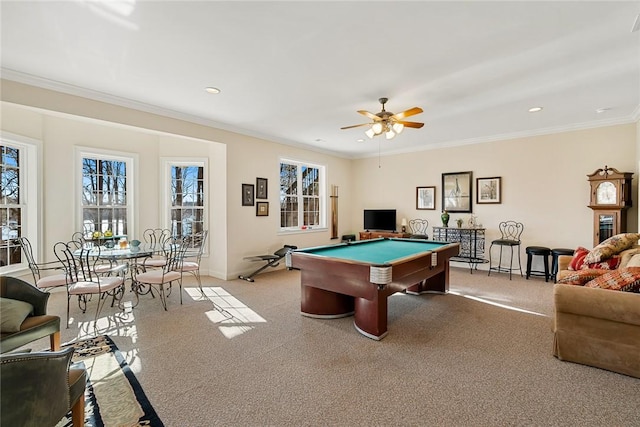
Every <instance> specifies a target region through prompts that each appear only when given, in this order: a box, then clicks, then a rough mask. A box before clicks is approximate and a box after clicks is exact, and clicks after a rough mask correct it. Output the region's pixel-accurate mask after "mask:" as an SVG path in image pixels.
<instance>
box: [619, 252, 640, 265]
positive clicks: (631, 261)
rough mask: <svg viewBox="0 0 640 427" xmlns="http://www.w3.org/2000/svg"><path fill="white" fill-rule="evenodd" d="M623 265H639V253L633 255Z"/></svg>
mask: <svg viewBox="0 0 640 427" xmlns="http://www.w3.org/2000/svg"><path fill="white" fill-rule="evenodd" d="M621 267H622V266H621ZM625 267H640V254H635V255H633V256H632V257H631V259H629V262H627V265H626V266H625Z"/></svg>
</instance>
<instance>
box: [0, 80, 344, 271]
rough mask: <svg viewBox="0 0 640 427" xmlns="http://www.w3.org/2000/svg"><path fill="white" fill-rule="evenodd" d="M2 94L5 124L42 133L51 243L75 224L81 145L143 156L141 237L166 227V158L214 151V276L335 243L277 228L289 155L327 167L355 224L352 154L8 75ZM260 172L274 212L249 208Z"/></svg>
mask: <svg viewBox="0 0 640 427" xmlns="http://www.w3.org/2000/svg"><path fill="white" fill-rule="evenodd" d="M2 99H3V102H2V110H1V113H2V130H3V131H5V132H10V133H12V134H17V135H22V136H27V137H30V138H34V139H37V140H40V141H43V151H44V161H43V164H44V193H45V194H44V206H45V209H44V210H45V212H44V215H43V218H44V224H43V226H44V232H43V238H44V241H43V247H44V248H51V247H52V246H53V244H54V243H55V242H57V241H60V240H68V239H69V238H70V236H71V234H72V233H73V232H74V231H76V228H77V224H78V221H77V218H76V216H75V214H76V213H75V212H74V203H73V191H74V190H73V189H74V184H75V182H74V181H75V180H74V174H73V171H74V147H76V146H82V147H96V148H103V149H108V150H116V151H122V152H127V153H132V154H137V155H138V160H139V164H138V172H139V173H138V179H137V194H138V201H137V203H138V204H137V206H138V210H137V212H136V218H135V220H134V223H135V224H134V226H133V229H134V230H135V231H134V233H136V234H138V236H137V237H138V238H139V234H140V233H141V232H142V231H143V230H144V229H145V228H149V227H158V226H160V225H162V224H161V218H160V216H159V215H160V214H159V212H161V210H160V209H161V207H160V204H161V191H163V190H162V188H160V187H159V185H158V181H159V177H160V159H161V158H162V157H176V156H177V157H207V158H208V161H209V190H210V191H209V193H210V194H209V195H210V199H209V218H208V225H209V231H210V239H209V247H208V251H207V252H208V255H207V256H205V259H204V261H203V272H204V273H206V274H210V275H213V276H216V277H220V278H231V279H232V278H235V277H237V276H238V275H239V274H241V273H248V272H251V271H253V270H255V269H256V268H258V267H259V266H261V265H262V263H252V262H249V261H244V260H243V259H242V258H243V257H245V256H252V255H260V254H267V253H273V252H275V251H276V250H277V249H279V248H281V247H282V246H283V245H284V244H293V245H298V246H300V247H308V246H315V245H323V244H329V243H331V242H335V240H331V239H330V237H331V236H330V232H329V230H326V229H325V230H308V231H305V232H302V231H301V232H299V233H290V234H281V233H279V215H278V206H279V198H278V192H279V160H280V157H281V156H285V157H287V158H292V159H296V160H300V161H308V162H315V163H318V164H322V165H326V167H327V172H328V176H329V179H328V182H327V185H328V186H330V185H331V184H333V185H338V186H339V187H340V192H341V201H342V202H343V203H342V204H341V206H340V210H339V233H340V234H343V233H344V232H346V231H350V230H351V229H352V227H351V225H350V221H351V217H352V215H351V211H350V209H349V208H350V207H349V204H348V203H347V201H348V198H349V195H350V186H351V182H352V176H351V167H350V166H351V162H350V161H349V160H346V159H342V158H337V157H334V156H329V155H325V154H319V153H316V152H312V151H308V150H304V149H299V148H293V147H290V146H286V145H282V144H277V143H274V142H270V141H265V140H262V139H257V138H252V137H248V136H244V135H239V134H236V133H233V132H228V131H222V130H219V129H213V128H208V127H206V126H202V125H198V124H193V123H189V122H184V121H180V120H175V119H165V118H163V117H160V116H155V115H153V114H149V113H142V112H139V111H134V110H130V109H127V108H122V107H114V106H111V105H108V104H104V103H101V102H96V101H91V100H87V99H83V98H78V97H74V96H70V95H64V94H60V93H56V92H53V91H48V90H42V89H35V88H33V87H30V86H25V85H21V84H17V83H13V82H6V81H3V91H2ZM9 101H10V102H9ZM112 120H114V121H116V122H115V123H114V122H112ZM116 123H118V124H116ZM122 123H126V125H122ZM136 124H139V126H140V127H138V126H136ZM174 133H175V134H174ZM256 177H262V178H267V179H268V180H269V192H268V197H269V199H268V201H269V203H270V214H269V216H268V217H256V212H255V207H253V206H252V207H246V206H245V207H243V206H241V199H240V196H241V191H240V190H241V184H242V183H249V184H255V182H256ZM45 255H46V256H47V260H50V259H51V257H53V255H52V253H51V251H45Z"/></svg>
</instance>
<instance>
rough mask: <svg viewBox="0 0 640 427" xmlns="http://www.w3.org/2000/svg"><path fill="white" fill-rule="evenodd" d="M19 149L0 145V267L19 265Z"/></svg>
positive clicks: (20, 203) (20, 225)
mask: <svg viewBox="0 0 640 427" xmlns="http://www.w3.org/2000/svg"><path fill="white" fill-rule="evenodd" d="M20 155H21V154H20V149H19V148H17V147H12V146H9V145H4V144H3V145H0V156H1V158H0V180H1V187H0V226H1V227H2V240H0V267H4V266H8V265H14V264H20V263H21V262H22V251H21V250H20V245H19V244H18V242H17V240H16V239H17V238H18V237H19V236H21V235H22V233H21V230H22V200H21V199H22V197H21V188H22V185H23V184H22V182H21V180H20V167H21V162H20Z"/></svg>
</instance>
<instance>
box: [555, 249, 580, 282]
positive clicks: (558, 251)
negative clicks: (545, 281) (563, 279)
mask: <svg viewBox="0 0 640 427" xmlns="http://www.w3.org/2000/svg"><path fill="white" fill-rule="evenodd" d="M573 252H574V250H573V249H567V248H554V249H551V276H552V277H553V283H557V279H558V257H559V256H560V255H572V256H573Z"/></svg>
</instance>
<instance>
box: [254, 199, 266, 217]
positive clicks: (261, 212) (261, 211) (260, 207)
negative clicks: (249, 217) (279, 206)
mask: <svg viewBox="0 0 640 427" xmlns="http://www.w3.org/2000/svg"><path fill="white" fill-rule="evenodd" d="M256 216H269V202H256Z"/></svg>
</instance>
